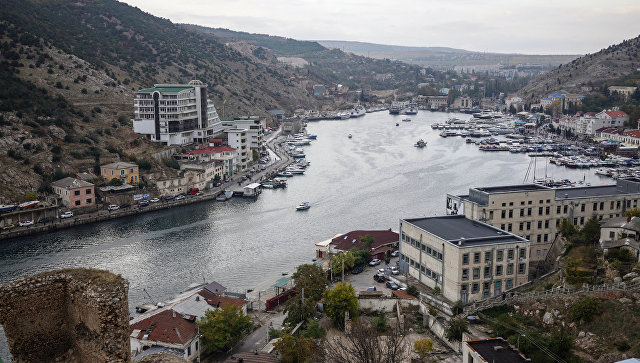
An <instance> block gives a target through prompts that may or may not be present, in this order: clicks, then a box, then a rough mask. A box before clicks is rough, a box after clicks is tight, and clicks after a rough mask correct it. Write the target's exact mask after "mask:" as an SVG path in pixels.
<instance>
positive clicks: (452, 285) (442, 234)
mask: <svg viewBox="0 0 640 363" xmlns="http://www.w3.org/2000/svg"><path fill="white" fill-rule="evenodd" d="M400 236H401V237H400V263H399V268H400V270H401V271H402V272H404V273H408V274H409V275H411V276H412V277H413V278H415V279H416V280H418V281H419V282H420V283H422V284H424V285H426V286H428V287H430V288H432V289H433V288H435V287H439V288H440V291H441V293H442V296H443V297H445V298H446V299H448V300H450V301H458V300H460V301H462V302H464V303H466V302H470V301H474V300H480V299H483V298H486V297H490V296H496V295H500V294H502V293H503V292H504V291H507V290H509V289H511V288H514V287H516V286H520V285H522V284H524V283H526V282H528V281H529V278H528V259H529V241H528V240H526V239H525V238H522V237H520V236H517V235H515V234H513V233H510V232H507V231H504V230H501V229H499V228H496V227H493V226H491V225H489V224H485V223H482V222H479V221H477V220H472V219H468V218H466V217H465V216H461V215H451V216H440V217H428V218H414V219H402V220H401V221H400Z"/></svg>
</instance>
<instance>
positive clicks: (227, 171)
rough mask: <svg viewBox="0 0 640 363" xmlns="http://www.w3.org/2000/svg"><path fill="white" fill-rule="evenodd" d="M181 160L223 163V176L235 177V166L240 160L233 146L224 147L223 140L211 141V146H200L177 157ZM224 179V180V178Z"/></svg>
mask: <svg viewBox="0 0 640 363" xmlns="http://www.w3.org/2000/svg"><path fill="white" fill-rule="evenodd" d="M176 158H177V159H179V160H186V161H191V162H193V161H197V162H200V163H209V162H214V161H220V162H222V167H223V169H222V175H221V176H225V175H226V176H229V177H230V176H233V174H234V170H235V164H236V163H237V160H238V153H237V150H236V149H235V148H233V147H231V146H227V145H222V140H221V139H211V140H209V146H206V145H200V146H199V147H198V148H196V149H195V150H191V151H189V152H188V153H187V154H181V155H176ZM223 179H224V178H223Z"/></svg>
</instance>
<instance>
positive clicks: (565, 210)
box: [562, 205, 568, 214]
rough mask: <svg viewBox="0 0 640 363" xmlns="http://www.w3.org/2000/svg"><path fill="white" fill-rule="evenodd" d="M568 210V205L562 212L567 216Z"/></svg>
mask: <svg viewBox="0 0 640 363" xmlns="http://www.w3.org/2000/svg"><path fill="white" fill-rule="evenodd" d="M567 208H568V206H567V205H565V206H564V207H563V211H562V212H563V213H564V214H567Z"/></svg>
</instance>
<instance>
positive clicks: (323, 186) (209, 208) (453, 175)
mask: <svg viewBox="0 0 640 363" xmlns="http://www.w3.org/2000/svg"><path fill="white" fill-rule="evenodd" d="M454 116H455V117H458V118H469V116H468V115H460V114H447V113H431V112H425V111H420V113H419V114H418V115H414V116H412V117H411V119H412V121H411V122H402V121H401V119H402V118H403V117H404V116H394V115H389V114H388V113H387V112H379V113H372V114H367V115H366V116H364V117H362V118H359V119H349V120H343V121H320V122H314V123H310V124H309V125H308V127H307V128H308V132H309V133H312V134H317V135H318V139H317V141H314V142H313V143H312V145H311V146H306V147H305V152H306V155H307V160H309V161H310V162H311V166H310V167H309V168H308V169H307V172H306V173H305V175H303V176H296V177H293V178H290V179H289V183H288V185H289V186H288V188H287V189H286V190H281V189H279V190H264V191H263V193H262V195H261V196H260V198H259V199H258V200H257V201H249V200H241V199H236V200H233V201H229V202H226V203H219V202H210V203H200V204H195V205H191V206H187V207H182V208H175V209H171V210H163V211H157V212H152V213H146V214H143V215H140V216H138V217H135V218H128V219H122V220H116V221H109V222H105V223H101V224H95V225H88V226H81V227H77V228H74V229H69V230H64V231H60V232H57V233H52V234H47V235H39V236H33V237H27V238H22V239H20V240H14V241H10V242H0V283H4V282H8V281H11V280H15V279H18V278H20V277H23V276H26V275H31V274H34V273H37V272H41V271H45V270H51V269H59V268H65V267H91V268H99V269H105V270H109V271H112V272H114V273H117V274H121V275H122V276H124V277H125V278H127V279H128V280H129V283H130V291H129V305H130V310H131V311H133V309H132V307H134V306H135V305H138V304H140V303H142V302H144V301H145V300H147V299H146V295H145V294H144V292H143V291H142V289H143V288H146V290H147V291H148V292H149V294H150V295H151V296H152V297H153V298H154V299H155V300H158V301H161V300H164V299H167V298H169V297H172V296H173V295H175V294H176V293H178V292H180V291H182V290H183V289H184V288H186V287H187V286H188V285H190V284H192V283H198V282H202V281H203V279H204V280H207V281H210V280H216V281H218V282H220V283H222V284H223V285H225V286H227V287H228V288H229V289H230V290H232V291H243V290H245V289H250V288H254V287H255V286H256V285H258V284H261V283H264V282H265V281H271V280H275V279H276V278H278V277H279V276H280V274H281V273H282V272H284V271H292V270H293V269H294V268H295V266H297V265H299V264H301V263H306V262H310V261H311V259H312V258H313V257H314V243H315V242H319V241H322V240H325V239H327V238H330V237H332V236H333V235H335V234H338V233H344V232H348V231H350V230H355V229H387V228H393V229H394V230H397V229H398V224H399V219H400V218H409V217H421V216H434V215H441V214H444V209H445V208H444V207H445V195H446V193H466V191H467V190H468V188H469V187H472V186H488V185H500V184H512V183H516V184H520V183H522V182H523V179H524V176H525V173H526V170H527V168H528V166H529V159H530V158H529V157H528V156H526V155H524V154H511V153H508V152H491V153H487V152H481V151H479V150H478V149H477V146H475V145H473V144H466V143H465V140H464V139H463V138H460V137H449V138H441V137H439V136H438V132H439V131H438V130H432V129H431V127H430V125H431V124H432V123H435V122H443V121H446V120H447V119H448V118H449V117H454ZM396 122H398V123H399V124H400V125H399V126H395V124H396ZM348 134H352V135H353V138H352V139H349V138H348V137H347V135H348ZM419 138H422V139H424V140H425V141H427V142H428V145H427V147H425V148H424V149H419V148H416V147H414V146H413V144H414V143H415V142H416V141H417V140H418V139H419ZM540 160H542V159H540ZM542 164H544V162H543V161H540V162H539V163H538V170H537V173H538V175H540V176H541V175H544V173H545V170H544V165H542ZM546 172H547V175H549V176H550V177H553V178H569V179H571V180H580V179H583V178H585V177H586V180H587V181H591V182H592V183H594V184H601V183H605V182H606V183H611V182H612V181H611V180H610V179H606V178H602V177H599V176H597V175H593V173H592V172H589V171H584V170H571V169H565V168H564V167H556V166H554V165H549V166H548V167H547V170H546ZM303 200H304V201H310V202H311V203H312V205H313V206H312V207H311V209H310V210H308V211H305V212H296V211H295V207H296V205H298V204H299V203H300V202H301V201H303ZM0 334H1V331H0ZM0 341H1V343H0V345H4V346H0V357H2V358H3V359H5V360H7V358H8V351H7V349H6V342H5V341H4V339H0Z"/></svg>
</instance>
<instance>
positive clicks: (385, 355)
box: [323, 321, 408, 363]
mask: <svg viewBox="0 0 640 363" xmlns="http://www.w3.org/2000/svg"><path fill="white" fill-rule="evenodd" d="M378 334H379V333H378V331H377V330H376V327H375V326H371V325H365V323H363V322H362V321H356V322H354V323H353V325H352V326H351V331H350V332H349V333H347V334H345V336H344V337H341V336H338V335H334V336H332V337H330V338H329V337H327V338H325V340H324V341H323V347H324V349H323V353H324V361H325V362H331V363H352V362H358V363H396V362H404V361H406V360H407V359H408V350H407V349H406V348H405V344H404V334H403V332H402V331H400V330H398V329H389V331H388V332H387V333H386V334H385V335H378Z"/></svg>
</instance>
